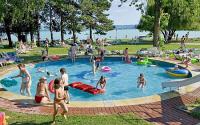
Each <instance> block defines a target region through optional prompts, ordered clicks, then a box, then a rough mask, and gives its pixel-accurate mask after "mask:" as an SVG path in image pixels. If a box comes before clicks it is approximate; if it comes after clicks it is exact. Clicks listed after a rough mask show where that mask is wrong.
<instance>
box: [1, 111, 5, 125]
mask: <svg viewBox="0 0 200 125" xmlns="http://www.w3.org/2000/svg"><path fill="white" fill-rule="evenodd" d="M0 125H7V124H6V115H5V113H4V112H0Z"/></svg>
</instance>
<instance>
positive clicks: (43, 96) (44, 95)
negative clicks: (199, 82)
mask: <svg viewBox="0 0 200 125" xmlns="http://www.w3.org/2000/svg"><path fill="white" fill-rule="evenodd" d="M35 102H36V103H48V102H50V96H49V92H48V85H47V78H46V77H41V78H40V80H39V82H38V84H37V90H36V94H35Z"/></svg>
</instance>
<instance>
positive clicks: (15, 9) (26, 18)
mask: <svg viewBox="0 0 200 125" xmlns="http://www.w3.org/2000/svg"><path fill="white" fill-rule="evenodd" d="M44 1H45V0H37V1H35V0H24V1H19V0H12V1H8V0H3V1H1V2H2V4H1V5H2V6H0V8H1V10H2V11H1V13H0V16H1V18H0V19H1V20H0V21H1V24H2V26H3V29H2V32H5V33H6V34H7V37H8V41H9V46H10V47H12V46H13V45H12V39H11V34H12V33H17V34H18V36H20V34H21V33H22V32H24V33H26V34H27V33H29V32H31V34H32V35H31V36H33V32H34V31H35V30H36V27H37V26H38V25H37V24H36V25H35V22H36V17H37V14H38V13H39V12H38V11H40V8H42V5H43V4H42V3H44Z"/></svg>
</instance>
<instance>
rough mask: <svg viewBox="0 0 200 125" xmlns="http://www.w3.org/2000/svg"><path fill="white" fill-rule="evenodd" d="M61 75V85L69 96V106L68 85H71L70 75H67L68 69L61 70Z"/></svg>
mask: <svg viewBox="0 0 200 125" xmlns="http://www.w3.org/2000/svg"><path fill="white" fill-rule="evenodd" d="M60 74H61V76H60V79H61V84H62V85H63V88H64V90H65V94H66V96H67V100H66V101H67V104H69V98H70V97H69V87H68V85H69V83H68V74H67V71H66V69H65V68H61V69H60Z"/></svg>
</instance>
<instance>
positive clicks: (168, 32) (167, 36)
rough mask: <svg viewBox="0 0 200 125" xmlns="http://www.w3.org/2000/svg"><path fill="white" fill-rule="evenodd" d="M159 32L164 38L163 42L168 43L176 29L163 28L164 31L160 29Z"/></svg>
mask: <svg viewBox="0 0 200 125" xmlns="http://www.w3.org/2000/svg"><path fill="white" fill-rule="evenodd" d="M161 32H162V34H163V37H164V39H165V43H169V42H170V41H171V40H172V38H173V36H174V33H175V32H176V30H164V31H161Z"/></svg>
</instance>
